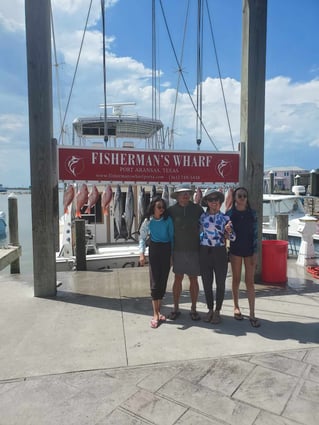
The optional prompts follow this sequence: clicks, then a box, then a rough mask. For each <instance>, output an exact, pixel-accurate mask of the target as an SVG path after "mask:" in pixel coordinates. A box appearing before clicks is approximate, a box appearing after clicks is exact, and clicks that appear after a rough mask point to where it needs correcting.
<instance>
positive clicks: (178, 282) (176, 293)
mask: <svg viewBox="0 0 319 425" xmlns="http://www.w3.org/2000/svg"><path fill="white" fill-rule="evenodd" d="M183 277H184V275H183V274H175V279H174V283H173V300H174V311H178V308H179V299H180V296H181V293H182V281H183Z"/></svg>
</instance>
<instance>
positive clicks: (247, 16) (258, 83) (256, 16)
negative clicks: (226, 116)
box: [240, 0, 267, 277]
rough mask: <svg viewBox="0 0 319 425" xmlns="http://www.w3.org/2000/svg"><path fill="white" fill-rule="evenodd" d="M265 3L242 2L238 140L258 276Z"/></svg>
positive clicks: (259, 262) (263, 121) (261, 195)
mask: <svg viewBox="0 0 319 425" xmlns="http://www.w3.org/2000/svg"><path fill="white" fill-rule="evenodd" d="M266 30H267V0H243V37H242V76H241V122H240V141H241V143H244V144H245V149H244V155H245V157H244V160H242V161H241V166H242V168H243V169H241V170H240V176H241V181H240V184H241V185H242V186H245V187H246V188H247V189H248V192H249V199H250V202H251V205H252V207H253V208H254V209H255V210H256V212H257V216H258V239H259V259H258V267H257V273H256V274H257V277H259V276H260V274H261V261H262V257H261V240H262V200H263V174H264V173H263V171H264V123H265V73H266Z"/></svg>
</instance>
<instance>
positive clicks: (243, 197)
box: [237, 193, 247, 199]
mask: <svg viewBox="0 0 319 425" xmlns="http://www.w3.org/2000/svg"><path fill="white" fill-rule="evenodd" d="M237 198H238V199H246V198H247V195H245V194H241V193H239V194H237Z"/></svg>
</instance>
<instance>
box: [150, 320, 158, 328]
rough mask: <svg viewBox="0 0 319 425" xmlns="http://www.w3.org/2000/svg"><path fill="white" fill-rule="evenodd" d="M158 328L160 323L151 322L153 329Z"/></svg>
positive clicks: (156, 321)
mask: <svg viewBox="0 0 319 425" xmlns="http://www.w3.org/2000/svg"><path fill="white" fill-rule="evenodd" d="M158 326H159V321H158V320H155V319H152V320H151V328H153V329H156V328H158Z"/></svg>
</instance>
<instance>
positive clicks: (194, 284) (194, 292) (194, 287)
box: [188, 276, 199, 311]
mask: <svg viewBox="0 0 319 425" xmlns="http://www.w3.org/2000/svg"><path fill="white" fill-rule="evenodd" d="M188 277H189V283H190V285H189V291H190V295H191V301H192V307H191V310H192V311H196V303H197V300H198V293H199V286H198V280H197V276H188Z"/></svg>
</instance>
